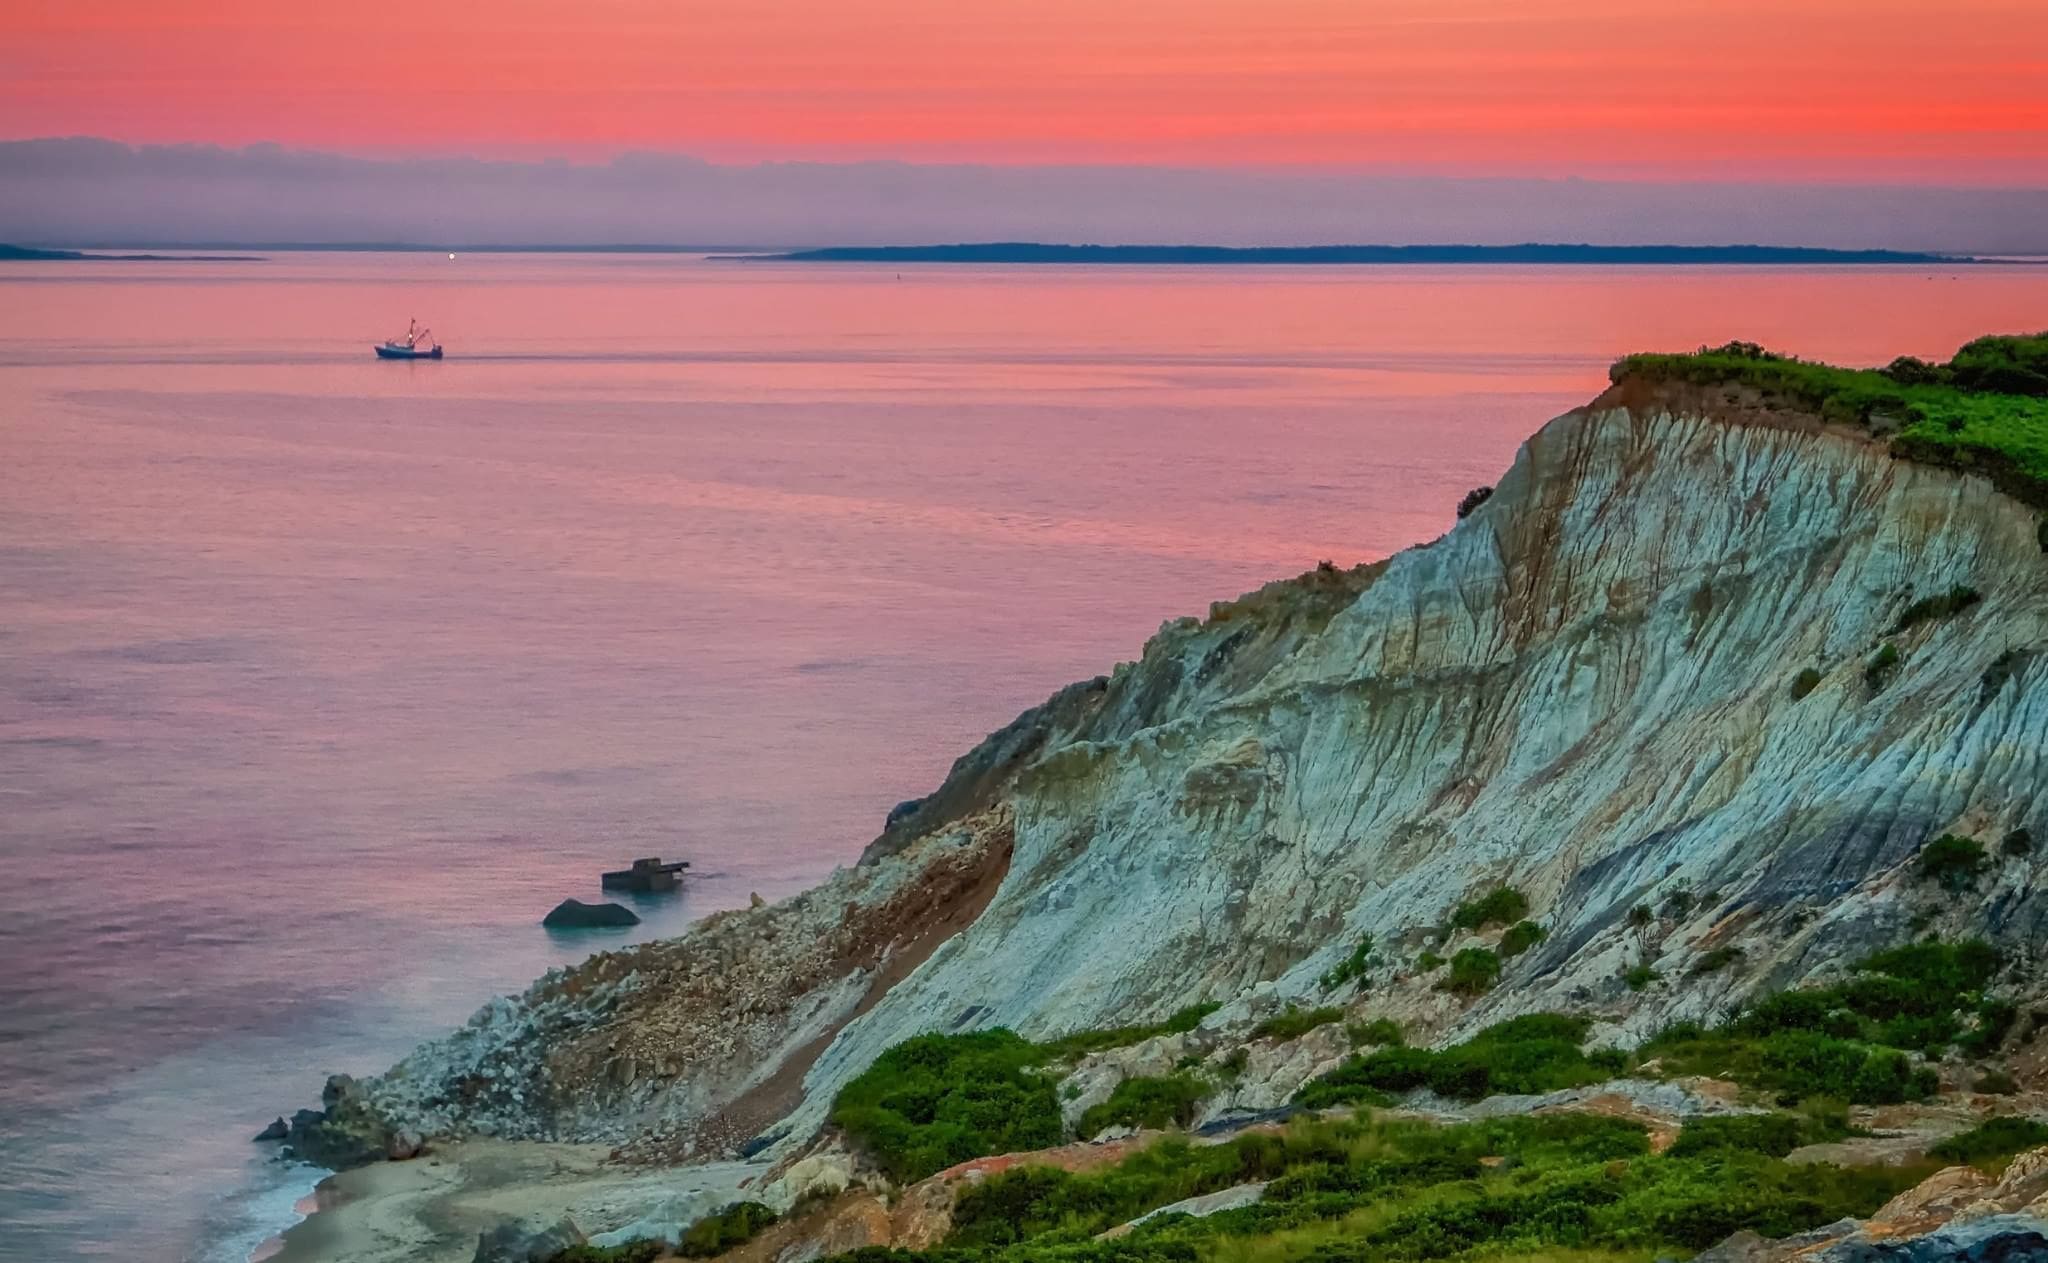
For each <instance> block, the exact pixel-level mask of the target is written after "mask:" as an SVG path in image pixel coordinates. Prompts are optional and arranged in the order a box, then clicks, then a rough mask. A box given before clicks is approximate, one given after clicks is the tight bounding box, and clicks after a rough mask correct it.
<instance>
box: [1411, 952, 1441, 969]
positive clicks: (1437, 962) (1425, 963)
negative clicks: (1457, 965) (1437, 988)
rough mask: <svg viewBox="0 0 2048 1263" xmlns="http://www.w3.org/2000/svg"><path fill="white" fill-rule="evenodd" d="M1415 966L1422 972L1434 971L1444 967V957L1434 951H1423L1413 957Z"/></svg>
mask: <svg viewBox="0 0 2048 1263" xmlns="http://www.w3.org/2000/svg"><path fill="white" fill-rule="evenodd" d="M1415 967H1416V968H1417V969H1419V970H1421V971H1422V972H1423V973H1426V974H1429V973H1435V972H1436V971H1437V970H1439V969H1442V968H1443V967H1444V958H1443V957H1441V956H1439V955H1437V954H1436V953H1435V952H1424V953H1422V955H1420V956H1417V957H1416V958H1415Z"/></svg>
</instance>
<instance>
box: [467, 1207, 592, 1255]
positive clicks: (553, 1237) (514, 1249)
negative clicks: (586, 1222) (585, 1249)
mask: <svg viewBox="0 0 2048 1263" xmlns="http://www.w3.org/2000/svg"><path fill="white" fill-rule="evenodd" d="M583 1241H584V1236H583V1230H582V1229H581V1228H578V1227H577V1226H576V1224H575V1223H574V1221H572V1220H570V1219H567V1218H564V1219H562V1220H560V1221H558V1222H557V1223H556V1224H555V1225H554V1226H553V1227H551V1228H543V1229H541V1230H539V1231H537V1232H536V1231H535V1230H533V1229H532V1228H529V1227H527V1226H526V1225H525V1224H522V1223H519V1222H518V1221H516V1220H514V1221H509V1222H506V1223H502V1224H499V1225H498V1226H497V1227H495V1228H491V1229H487V1230H486V1231H483V1232H480V1233H478V1234H477V1238H476V1256H475V1258H474V1259H472V1260H471V1263H547V1261H548V1260H549V1259H552V1258H554V1257H555V1256H556V1255H557V1254H560V1253H561V1252H562V1251H564V1250H566V1249H568V1248H569V1247H570V1246H572V1245H582V1244H583Z"/></svg>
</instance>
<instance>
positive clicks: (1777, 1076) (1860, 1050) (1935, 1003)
mask: <svg viewBox="0 0 2048 1263" xmlns="http://www.w3.org/2000/svg"><path fill="white" fill-rule="evenodd" d="M1998 966H1999V958H1998V955H1997V953H1996V952H1995V951H1994V950H1993V949H1991V948H1990V947H1989V946H1987V945H1986V944H1984V943H1981V942H1977V941H1975V940H1970V941H1966V942H1962V943H1953V944H1950V943H1935V942H1927V943H1914V944H1911V945H1909V946H1906V947H1900V948H1894V949H1892V950H1890V951H1886V952H1879V953H1876V954H1875V955H1872V956H1870V957H1867V958H1865V959H1864V960H1863V961H1861V962H1859V963H1858V964H1857V966H1856V969H1855V971H1854V972H1853V973H1852V975H1851V976H1850V977H1849V979H1848V980H1847V981H1845V982H1842V983H1840V984H1838V985H1836V986H1833V987H1815V988H1803V989H1799V990H1794V991H1781V992H1778V993H1776V994H1774V995H1768V996H1764V997H1762V998H1760V999H1758V1000H1755V1001H1753V1002H1751V1003H1750V1004H1749V1005H1747V1006H1746V1007H1745V1008H1744V1009H1743V1010H1742V1011H1741V1012H1740V1013H1739V1014H1737V1015H1736V1016H1735V1017H1733V1018H1732V1019H1731V1020H1729V1021H1728V1022H1726V1023H1724V1024H1722V1025H1721V1026H1720V1027H1718V1028H1716V1029H1714V1030H1711V1031H1709V1030H1706V1029H1703V1028H1702V1027H1700V1026H1698V1025H1697V1024H1690V1023H1688V1024H1683V1025H1680V1026H1674V1027H1671V1028H1669V1029H1667V1030H1665V1031H1664V1032H1662V1033H1660V1034H1659V1035H1657V1036H1656V1037H1655V1038H1653V1039H1651V1040H1650V1041H1649V1042H1648V1043H1646V1044H1645V1045H1643V1047H1642V1048H1641V1049H1639V1050H1638V1055H1639V1056H1640V1057H1642V1058H1646V1059H1649V1058H1654V1059H1655V1060H1656V1061H1657V1062H1658V1063H1659V1064H1661V1065H1662V1066H1663V1068H1664V1069H1665V1071H1666V1072H1668V1073H1672V1074H1708V1075H1718V1076H1722V1077H1727V1078H1732V1079H1735V1080H1736V1081H1737V1082H1740V1083H1745V1084H1748V1085H1750V1086H1752V1087H1757V1088H1762V1089H1765V1090H1768V1091H1771V1092H1774V1093H1776V1094H1777V1095H1778V1096H1779V1098H1780V1099H1781V1100H1784V1101H1796V1100H1802V1099H1806V1098H1810V1097H1833V1098H1838V1099H1841V1100H1848V1101H1854V1102H1856V1103H1858V1104H1868V1105H1876V1104H1890V1103H1896V1102H1900V1101H1910V1100H1919V1099H1922V1098H1924V1097H1926V1096H1928V1095H1930V1094H1932V1093H1933V1092H1934V1091H1935V1090H1936V1089H1937V1088H1938V1086H1939V1078H1938V1076H1937V1075H1936V1073H1935V1072H1934V1070H1933V1069H1932V1068H1931V1067H1928V1066H1924V1065H1919V1064H1916V1063H1915V1062H1914V1061H1913V1060H1912V1059H1911V1058H1910V1057H1908V1056H1907V1055H1906V1054H1907V1053H1908V1052H1909V1051H1912V1052H1924V1053H1926V1054H1928V1055H1930V1056H1931V1055H1936V1054H1938V1053H1940V1052H1942V1051H1943V1050H1944V1049H1946V1048H1947V1046H1948V1045H1949V1044H1950V1043H1951V1042H1957V1041H1959V1040H1961V1039H1964V1038H1969V1037H1972V1035H1973V1031H1972V1030H1966V1028H1965V1025H1964V1020H1963V1016H1962V1014H1963V1013H1966V1012H1971V1011H1973V1010H1974V1011H1975V1014H1976V1026H1975V1028H1974V1031H1988V1030H1990V1029H1991V1028H1992V1027H1993V1026H1998V1027H1999V1031H1998V1038H2000V1039H2002V1038H2003V1035H2004V1029H2006V1028H2008V1027H2010V1025H2011V1024H2012V1023H2013V1022H2014V1021H2016V1020H2017V1014H2016V1013H2015V1012H2012V1011H2010V1006H2002V1007H2000V1006H1995V1005H1993V1004H1992V1002H1988V1001H1986V1000H1984V999H1983V997H1982V990H1983V988H1984V987H1985V986H1986V985H1988V984H1989V982H1990V980H1991V978H1992V976H1993V975H1994V974H1995V973H1996V972H1997V970H1998ZM2001 1023H2002V1025H2000V1024H2001ZM1985 1037H1986V1038H1988V1036H1985Z"/></svg>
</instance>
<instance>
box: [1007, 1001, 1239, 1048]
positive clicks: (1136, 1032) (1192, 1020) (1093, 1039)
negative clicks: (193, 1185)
mask: <svg viewBox="0 0 2048 1263" xmlns="http://www.w3.org/2000/svg"><path fill="white" fill-rule="evenodd" d="M1222 1007H1223V1005H1222V1004H1220V1003H1218V1002H1215V1001H1211V1002H1209V1003H1207V1004H1190V1005H1188V1006H1187V1007H1186V1008H1184V1009H1181V1010H1179V1011H1177V1012H1176V1013H1174V1015H1173V1016H1172V1017H1169V1018H1167V1019H1166V1020H1165V1021H1164V1022H1154V1023H1151V1024H1150V1025H1146V1026H1112V1027H1110V1028H1108V1029H1106V1030H1092V1031H1076V1032H1075V1033H1073V1034H1072V1035H1063V1036H1061V1037H1060V1038H1058V1039H1055V1040H1053V1041H1051V1042H1050V1043H1048V1044H1046V1045H1045V1046H1044V1047H1045V1050H1046V1053H1047V1055H1049V1056H1052V1057H1057V1058H1066V1057H1078V1056H1081V1055H1082V1054H1084V1053H1091V1052H1101V1051H1103V1050H1104V1049H1108V1048H1126V1047H1129V1046H1130V1045H1132V1044H1142V1043H1144V1042H1145V1041H1146V1040H1148V1039H1156V1038H1158V1037H1159V1036H1161V1035H1185V1034H1187V1033H1188V1032H1189V1031H1191V1030H1193V1029H1195V1028H1196V1027H1197V1026H1200V1025H1201V1024H1202V1019H1203V1018H1205V1017H1207V1016H1209V1015H1210V1014H1211V1013H1214V1012H1215V1011H1216V1010H1218V1009H1220V1008H1222Z"/></svg>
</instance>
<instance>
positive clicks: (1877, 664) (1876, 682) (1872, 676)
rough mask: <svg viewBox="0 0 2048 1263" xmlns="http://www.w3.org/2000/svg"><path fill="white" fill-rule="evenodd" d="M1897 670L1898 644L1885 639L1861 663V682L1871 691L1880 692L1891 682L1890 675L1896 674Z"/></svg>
mask: <svg viewBox="0 0 2048 1263" xmlns="http://www.w3.org/2000/svg"><path fill="white" fill-rule="evenodd" d="M1898 670H1899V650H1898V646H1896V645H1894V644H1892V642H1890V641H1889V640H1887V641H1886V642H1884V644H1882V645H1880V646H1879V647H1878V650H1877V652H1876V653H1874V654H1872V655H1871V656H1870V661H1868V662H1866V663H1864V664H1863V682H1864V683H1865V684H1868V685H1869V686H1870V691H1871V692H1873V693H1881V692H1883V691H1884V687H1885V685H1887V684H1890V683H1891V682H1892V676H1894V675H1896V674H1897V673H1898Z"/></svg>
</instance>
